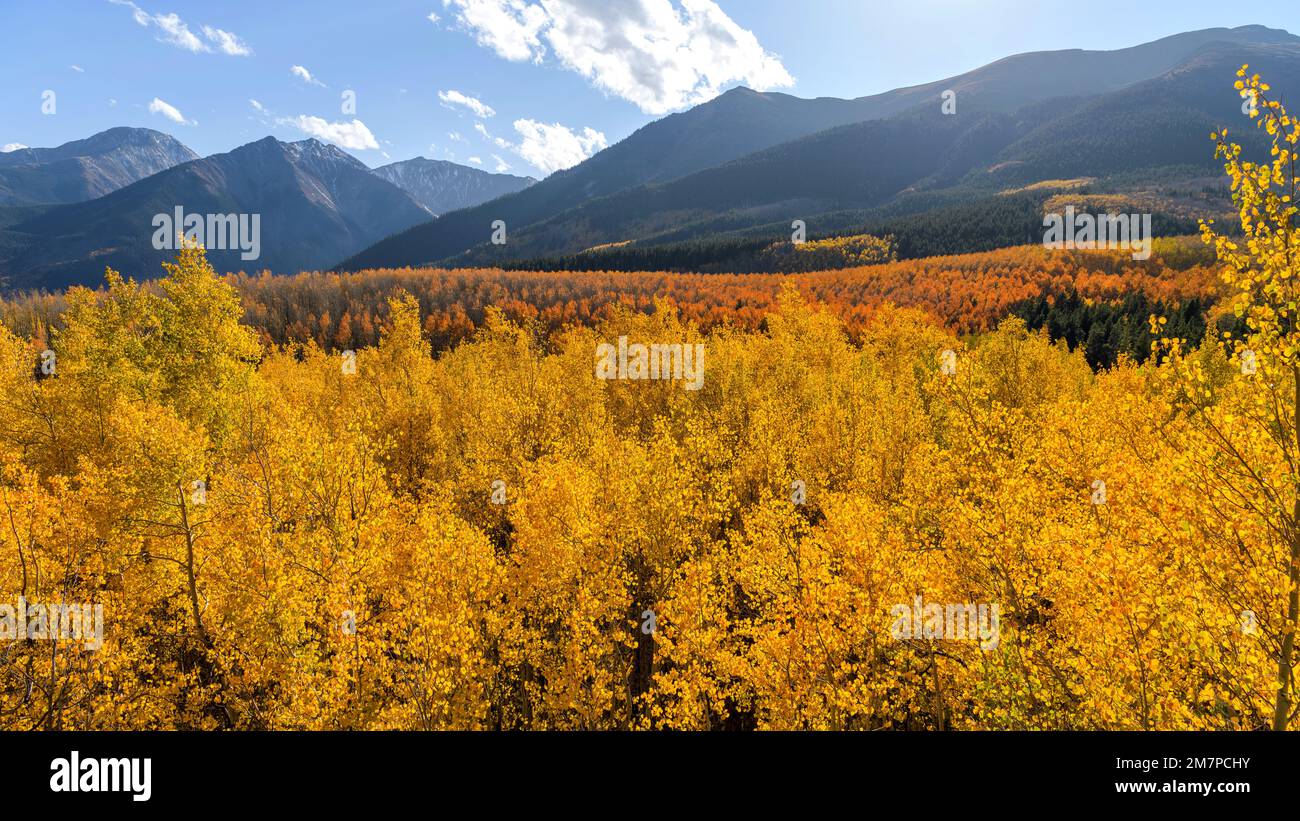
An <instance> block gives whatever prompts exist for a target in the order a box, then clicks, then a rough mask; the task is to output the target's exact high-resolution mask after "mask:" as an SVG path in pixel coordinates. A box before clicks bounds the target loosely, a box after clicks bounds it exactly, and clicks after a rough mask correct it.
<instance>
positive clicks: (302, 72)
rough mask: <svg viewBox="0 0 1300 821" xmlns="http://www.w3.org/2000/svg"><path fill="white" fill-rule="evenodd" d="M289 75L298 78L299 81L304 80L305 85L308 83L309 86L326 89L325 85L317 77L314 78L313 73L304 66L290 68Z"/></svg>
mask: <svg viewBox="0 0 1300 821" xmlns="http://www.w3.org/2000/svg"><path fill="white" fill-rule="evenodd" d="M289 73H290V74H292V75H293V76H295V77H297V78H298V79H299V80H302V81H303V82H304V83H307V84H308V85H314V86H320V87H321V88H325V84H324V83H322V82H321V81H320V80H317V79H316V78H315V77H313V76H312V75H311V72H310V71H308V70H307V69H306V68H305V67H303V66H290V67H289Z"/></svg>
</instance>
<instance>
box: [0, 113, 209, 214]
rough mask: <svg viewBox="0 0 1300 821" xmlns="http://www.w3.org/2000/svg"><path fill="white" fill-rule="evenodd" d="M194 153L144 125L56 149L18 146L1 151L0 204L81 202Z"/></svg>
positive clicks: (162, 169) (165, 167)
mask: <svg viewBox="0 0 1300 821" xmlns="http://www.w3.org/2000/svg"><path fill="white" fill-rule="evenodd" d="M198 156H199V155H198V154H195V153H194V152H193V151H191V150H190V149H188V148H186V147H185V146H184V145H182V144H181V143H180V141H178V140H177V139H175V138H174V137H170V136H168V135H167V134H163V133H162V132H159V131H154V130H152V129H148V128H110V129H109V130H107V131H102V132H100V133H99V134H96V135H94V136H92V137H88V138H86V139H84V140H76V141H74V142H70V143H64V144H63V145H61V146H58V147H57V148H22V149H19V150H17V151H10V152H7V153H4V154H0V205H3V206H9V205H33V204H39V203H70V202H84V201H86V200H91V199H95V198H96V197H102V196H104V195H105V194H108V193H111V192H113V191H116V190H117V189H119V188H123V187H125V186H127V185H130V184H131V183H133V182H135V181H137V180H141V179H144V178H145V177H148V176H150V175H152V174H157V173H158V172H159V171H164V170H166V169H168V168H172V167H173V166H177V165H180V164H181V163H184V162H189V161H190V160H195V159H198Z"/></svg>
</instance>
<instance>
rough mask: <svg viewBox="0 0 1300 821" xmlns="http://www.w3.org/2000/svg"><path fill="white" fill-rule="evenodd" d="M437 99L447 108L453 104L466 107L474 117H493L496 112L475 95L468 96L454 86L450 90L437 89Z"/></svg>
mask: <svg viewBox="0 0 1300 821" xmlns="http://www.w3.org/2000/svg"><path fill="white" fill-rule="evenodd" d="M438 99H439V100H442V104H443V105H445V106H447V108H452V107H454V106H462V107H464V108H467V109H469V110H470V111H472V112H474V116H475V117H495V116H496V114H497V113H496V111H494V110H493V109H492V106H490V105H488V104H487V103H485V102H483V101H482V100H479V99H477V98H475V97H470V96H469V95H468V94H461V93H460V92H459V91H457V90H455V89H454V88H453V89H452V90H450V91H439V92H438Z"/></svg>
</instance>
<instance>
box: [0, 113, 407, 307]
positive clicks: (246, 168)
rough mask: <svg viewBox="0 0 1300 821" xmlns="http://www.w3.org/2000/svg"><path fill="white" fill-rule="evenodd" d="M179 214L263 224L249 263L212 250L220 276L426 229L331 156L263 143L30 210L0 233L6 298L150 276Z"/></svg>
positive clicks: (334, 255)
mask: <svg viewBox="0 0 1300 821" xmlns="http://www.w3.org/2000/svg"><path fill="white" fill-rule="evenodd" d="M178 206H180V207H182V208H183V209H184V213H185V214H202V215H206V214H248V215H252V214H258V215H260V237H259V239H260V246H261V247H260V251H261V254H260V256H259V257H258V258H257V259H256V260H249V261H245V260H243V259H241V258H240V252H239V250H237V249H234V250H217V249H214V248H213V247H212V245H213V244H214V243H211V242H209V253H208V256H209V259H210V260H211V261H212V263H213V265H214V266H215V267H216V268H217V269H218V270H221V271H239V270H244V271H256V270H262V269H270V270H272V271H276V272H280V273H286V272H295V271H299V270H305V269H313V268H323V267H327V266H328V265H329V264H331V263H332V262H334V261H337V260H338V259H341V258H343V257H345V256H347V255H348V254H350V253H353V252H355V251H356V250H357V249H359V248H362V247H364V246H365V245H367V244H369V243H372V242H374V241H376V240H378V239H379V238H381V237H384V236H387V235H388V234H391V233H393V232H394V231H400V230H402V229H404V228H407V227H409V226H411V225H414V224H416V223H419V222H422V221H424V220H427V219H429V212H428V211H426V210H425V209H424V208H423V207H421V206H420V205H419V204H418V203H416V202H415V200H414V199H412V198H411V196H410V195H409V194H407V193H406V192H405V191H403V190H401V189H400V188H398V187H397V186H395V185H393V184H392V183H390V182H388V181H386V180H383V179H381V178H379V177H378V176H376V175H375V174H373V173H372V172H371V171H370V169H368V168H367V167H366V166H365V165H363V164H362V163H360V162H358V161H357V160H356V159H354V158H352V157H350V156H349V155H347V154H345V153H344V152H342V151H340V150H339V149H337V148H335V147H333V146H328V145H323V144H321V143H319V142H317V141H316V140H303V141H301V142H296V143H282V142H280V141H278V140H276V139H274V138H272V137H267V138H265V139H262V140H259V141H257V142H254V143H249V144H248V145H245V146H242V147H240V148H237V149H235V150H234V151H231V152H228V153H226V154H215V155H213V156H211V157H207V158H204V159H199V160H193V161H191V162H187V163H185V164H183V165H179V166H176V167H175V168H171V169H168V170H166V171H163V172H160V173H158V174H155V175H153V176H151V177H147V178H145V179H143V180H140V181H139V182H136V183H134V184H132V185H129V186H127V187H125V188H122V189H121V190H118V191H115V192H113V193H111V194H108V195H107V196H104V197H100V198H99V199H95V200H91V201H89V202H83V203H77V204H72V205H61V206H56V207H53V208H47V209H37V210H38V213H36V214H35V215H33V216H29V217H28V218H26V219H23V220H20V221H18V222H15V223H13V224H10V225H9V226H8V227H7V228H6V229H5V230H2V231H0V277H3V279H4V282H5V285H6V287H9V288H29V287H44V288H49V289H54V288H63V287H66V286H67V285H70V284H77V283H81V284H95V283H98V282H100V281H101V280H102V277H103V272H104V268H105V266H112V267H114V268H116V269H119V270H120V271H122V273H123V274H126V275H130V276H134V277H137V278H148V277H153V276H157V275H159V274H160V273H161V269H160V267H159V264H160V263H161V262H162V261H163V260H164V259H169V258H171V257H172V256H174V254H173V252H171V251H168V250H155V249H154V248H153V245H152V241H153V237H154V233H155V230H156V227H155V226H154V224H153V220H154V217H155V215H158V214H166V215H172V214H174V212H175V209H176V208H177V207H178ZM250 227H251V224H250Z"/></svg>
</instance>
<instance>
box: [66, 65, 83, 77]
mask: <svg viewBox="0 0 1300 821" xmlns="http://www.w3.org/2000/svg"><path fill="white" fill-rule="evenodd" d="M68 68H70V69H72V70H73V71H75V72H77V73H78V74H85V73H86V70H85V69H84V68H82V67H81V66H79V65H77V64H76V63H73V64H72V65H70V66H68Z"/></svg>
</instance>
